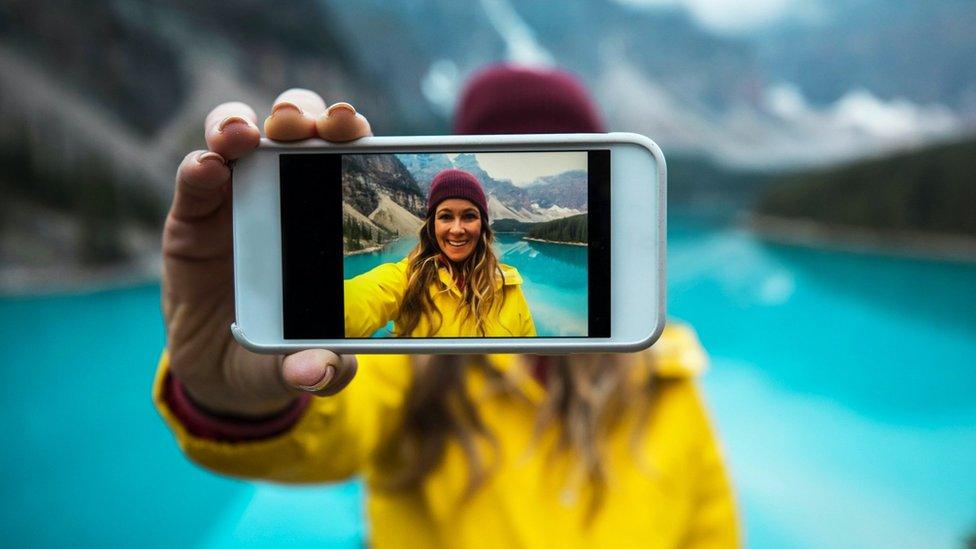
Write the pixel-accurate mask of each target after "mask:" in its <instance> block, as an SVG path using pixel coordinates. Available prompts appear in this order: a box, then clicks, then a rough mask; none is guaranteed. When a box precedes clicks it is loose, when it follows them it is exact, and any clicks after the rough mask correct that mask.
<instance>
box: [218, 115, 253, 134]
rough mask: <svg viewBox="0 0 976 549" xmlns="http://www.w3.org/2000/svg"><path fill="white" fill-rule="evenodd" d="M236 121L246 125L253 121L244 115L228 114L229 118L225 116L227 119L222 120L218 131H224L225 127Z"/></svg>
mask: <svg viewBox="0 0 976 549" xmlns="http://www.w3.org/2000/svg"><path fill="white" fill-rule="evenodd" d="M235 122H240V123H242V124H244V125H245V126H250V125H251V123H250V122H249V121H248V120H247V119H246V118H244V117H243V116H236V115H235V116H228V117H227V118H225V119H223V120H221V121H220V125H219V126H217V131H219V132H222V131H224V128H226V127H227V126H228V125H230V124H233V123H235Z"/></svg>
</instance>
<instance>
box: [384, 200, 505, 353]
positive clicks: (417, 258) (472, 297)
mask: <svg viewBox="0 0 976 549" xmlns="http://www.w3.org/2000/svg"><path fill="white" fill-rule="evenodd" d="M479 215H481V213H480V212H479ZM419 236H420V241H419V242H417V245H416V246H415V247H414V249H413V250H412V251H411V252H410V255H409V256H408V257H409V260H408V265H407V291H406V293H405V294H404V296H403V301H402V302H401V304H400V312H399V317H398V318H397V322H396V332H397V335H400V336H409V335H411V334H412V333H413V331H414V330H415V329H416V328H417V325H418V324H420V319H421V317H426V318H427V322H428V323H429V324H430V326H431V331H432V333H431V334H421V335H424V336H427V335H434V334H435V333H436V332H437V331H438V330H439V329H440V326H441V324H442V323H443V321H444V315H443V313H441V311H440V309H438V308H437V305H436V304H435V303H434V297H433V296H432V295H431V292H430V287H431V285H432V284H434V283H435V282H437V280H438V274H437V272H438V269H440V267H441V266H442V265H443V266H446V268H447V270H448V272H449V273H450V275H451V278H453V279H454V280H455V281H463V284H459V288H458V289H459V290H461V301H462V302H463V304H464V307H463V308H462V312H461V314H462V315H463V316H462V319H467V318H471V319H473V320H474V323H475V328H476V329H477V333H478V334H480V335H482V336H484V335H487V330H486V327H485V319H486V318H488V314H489V312H490V311H491V310H492V309H493V308H495V307H500V306H501V303H502V301H503V300H504V292H503V290H501V289H500V286H499V284H498V282H499V281H501V282H502V283H503V284H504V278H505V275H504V274H503V273H502V270H501V267H499V264H498V258H497V256H495V251H494V249H493V247H492V246H493V244H494V242H495V236H494V233H493V232H492V230H491V227H489V226H488V219H487V218H485V216H484V215H481V235H480V236H479V237H478V242H477V244H476V246H475V250H474V251H473V252H472V253H471V255H469V256H468V257H467V259H465V260H464V261H463V262H461V263H460V264H456V263H453V262H451V261H447V260H444V259H442V255H443V254H442V253H441V249H440V246H438V245H437V237H436V236H435V235H434V215H433V214H432V215H428V216H427V219H425V220H424V225H423V226H422V227H421V228H420V235H419Z"/></svg>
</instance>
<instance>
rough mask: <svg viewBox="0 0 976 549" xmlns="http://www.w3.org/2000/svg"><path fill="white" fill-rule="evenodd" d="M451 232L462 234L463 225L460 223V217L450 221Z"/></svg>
mask: <svg viewBox="0 0 976 549" xmlns="http://www.w3.org/2000/svg"><path fill="white" fill-rule="evenodd" d="M451 234H456V235H461V234H464V225H462V224H461V220H460V219H455V220H454V222H453V223H451Z"/></svg>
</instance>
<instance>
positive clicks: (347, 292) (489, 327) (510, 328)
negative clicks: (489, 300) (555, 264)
mask: <svg viewBox="0 0 976 549" xmlns="http://www.w3.org/2000/svg"><path fill="white" fill-rule="evenodd" d="M500 267H501V270H502V274H504V275H505V276H504V283H502V282H499V284H503V287H504V293H503V296H504V300H503V301H502V304H501V306H500V308H497V309H496V312H495V313H494V314H490V315H488V318H486V319H485V332H486V333H485V335H488V336H509V337H525V336H534V335H535V324H534V323H533V322H532V313H531V312H530V311H529V304H528V303H526V301H525V295H524V294H523V293H522V276H521V275H519V273H518V271H517V270H515V268H514V267H510V266H508V265H500ZM438 275H439V281H438V282H435V283H434V285H433V286H432V287H431V294H432V295H433V297H434V303H435V304H436V305H437V308H438V309H439V310H440V312H441V315H443V322H442V323H441V325H440V329H439V330H437V331H436V333H433V332H434V330H433V329H432V327H431V324H430V321H429V320H428V318H427V317H426V316H425V315H421V317H420V323H419V324H417V327H416V328H415V329H414V330H413V332H412V333H411V334H410V335H411V336H413V337H430V336H440V337H454V336H462V337H463V336H479V335H481V334H479V333H478V332H477V330H476V328H475V323H474V320H473V319H472V318H470V317H465V316H464V315H463V314H461V311H462V308H461V305H462V302H461V291H460V290H459V289H458V287H457V285H455V284H454V280H452V279H451V275H450V274H449V273H448V271H447V269H446V268H445V267H441V268H440V269H439V270H438ZM406 291H407V260H406V259H403V260H402V261H399V262H397V263H384V264H383V265H380V266H378V267H376V268H374V269H372V270H370V271H368V272H365V273H363V274H361V275H359V276H357V277H354V278H352V279H349V280H346V281H345V284H344V287H343V299H344V300H345V310H346V337H369V336H371V335H372V334H373V333H374V332H376V330H379V329H380V328H382V327H383V326H386V323H387V322H389V321H391V320H393V321H394V322H395V321H396V320H397V315H398V314H399V312H400V303H401V302H402V301H403V295H404V293H405V292H406ZM435 318H436V317H435Z"/></svg>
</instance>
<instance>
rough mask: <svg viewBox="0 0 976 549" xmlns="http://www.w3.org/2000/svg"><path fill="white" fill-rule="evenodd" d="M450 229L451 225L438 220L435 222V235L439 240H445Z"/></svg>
mask: <svg viewBox="0 0 976 549" xmlns="http://www.w3.org/2000/svg"><path fill="white" fill-rule="evenodd" d="M450 229H451V227H450V225H447V224H445V223H441V222H440V221H437V222H435V223H434V236H436V237H437V239H438V240H443V239H444V235H446V234H447V232H448V231H449V230H450Z"/></svg>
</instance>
